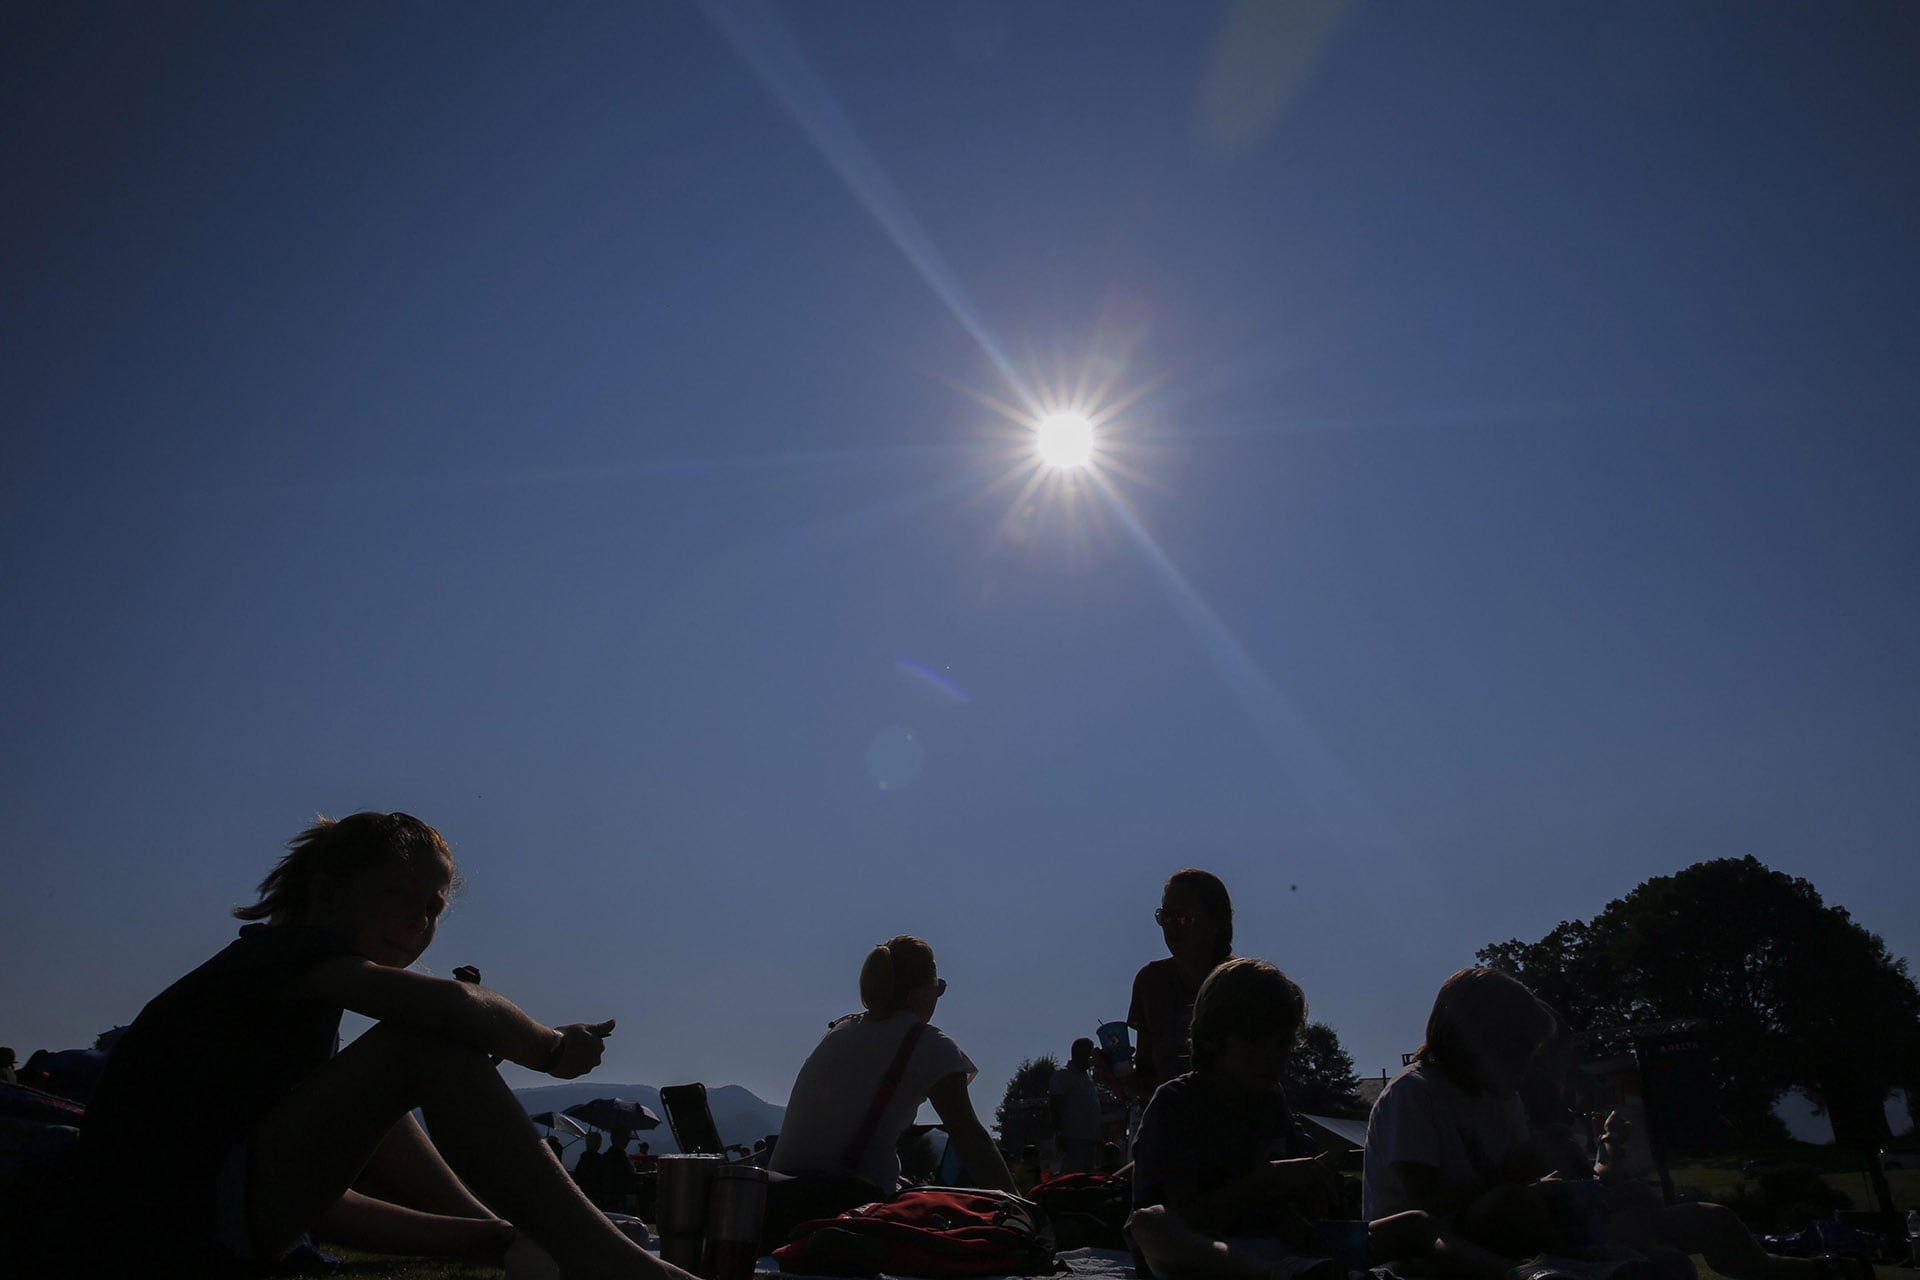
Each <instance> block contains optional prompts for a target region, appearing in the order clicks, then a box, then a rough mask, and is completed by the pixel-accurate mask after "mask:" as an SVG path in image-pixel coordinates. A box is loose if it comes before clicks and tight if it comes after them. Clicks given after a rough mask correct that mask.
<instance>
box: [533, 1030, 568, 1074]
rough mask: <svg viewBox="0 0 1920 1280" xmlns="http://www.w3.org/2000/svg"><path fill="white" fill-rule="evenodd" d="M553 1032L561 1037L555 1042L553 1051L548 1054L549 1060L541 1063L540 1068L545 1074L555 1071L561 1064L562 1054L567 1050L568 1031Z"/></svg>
mask: <svg viewBox="0 0 1920 1280" xmlns="http://www.w3.org/2000/svg"><path fill="white" fill-rule="evenodd" d="M553 1034H554V1035H556V1036H558V1037H559V1039H557V1040H555V1041H554V1042H553V1052H552V1053H549V1054H548V1055H547V1060H546V1061H545V1062H542V1063H541V1064H540V1070H541V1072H542V1074H545V1075H552V1074H553V1073H554V1069H555V1068H557V1067H558V1066H559V1065H560V1055H561V1054H563V1053H565V1052H566V1051H567V1033H566V1032H564V1031H555V1032H554V1033H553Z"/></svg>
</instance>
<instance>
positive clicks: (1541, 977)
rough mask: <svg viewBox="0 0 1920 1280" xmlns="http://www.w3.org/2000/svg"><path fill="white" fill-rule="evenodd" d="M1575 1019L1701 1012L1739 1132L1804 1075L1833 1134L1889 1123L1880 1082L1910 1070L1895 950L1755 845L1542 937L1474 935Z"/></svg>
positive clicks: (1913, 1011) (1854, 1135)
mask: <svg viewBox="0 0 1920 1280" xmlns="http://www.w3.org/2000/svg"><path fill="white" fill-rule="evenodd" d="M1479 956H1480V960H1481V962H1482V963H1483V964H1490V965H1494V966H1497V967H1500V968H1504V969H1508V970H1511V971H1512V972H1514V973H1516V974H1518V975H1519V976H1520V977H1521V978H1522V979H1523V980H1524V981H1526V982H1527V984H1528V985H1529V986H1531V987H1532V988H1533V989H1534V990H1535V991H1536V992H1537V993H1538V994H1539V995H1540V996H1541V998H1542V999H1544V1000H1546V1001H1547V1002H1548V1003H1549V1004H1552V1005H1553V1006H1554V1007H1555V1008H1556V1009H1557V1010H1559V1011H1560V1013H1561V1014H1562V1015H1563V1016H1564V1017H1565V1018H1566V1019H1567V1022H1568V1024H1569V1025H1570V1026H1571V1028H1572V1029H1573V1030H1575V1031H1578V1032H1590V1031H1598V1030H1601V1029H1604V1028H1607V1027H1614V1026H1619V1025H1621V1024H1623V1023H1631V1022H1639V1021H1649V1020H1661V1021H1663V1020H1668V1019H1676V1018H1697V1019H1701V1020H1703V1021H1705V1022H1706V1023H1708V1024H1709V1032H1708V1038H1707V1047H1708V1054H1709V1058H1710V1062H1711V1068H1712V1071H1713V1078H1714V1082H1715V1088H1716V1093H1717V1100H1718V1102H1719V1105H1720V1109H1721V1112H1722V1118H1723V1119H1724V1120H1725V1121H1726V1122H1727V1124H1728V1125H1729V1127H1730V1128H1731V1130H1732V1131H1733V1133H1734V1134H1735V1135H1736V1136H1740V1137H1746V1138H1752V1137H1757V1136H1760V1135H1763V1134H1766V1133H1769V1132H1771V1131H1773V1130H1774V1129H1775V1128H1777V1122H1776V1121H1774V1120H1773V1118H1772V1107H1773V1104H1774V1102H1775V1101H1776V1100H1777V1099H1778V1098H1779V1096H1780V1094H1781V1092H1782V1091H1784V1090H1786V1089H1789V1088H1793V1087H1796V1086H1798V1087H1800V1088H1804V1089H1805V1090H1807V1091H1808V1092H1809V1093H1810V1094H1812V1095H1813V1097H1814V1098H1815V1099H1816V1100H1817V1101H1818V1102H1819V1103H1820V1104H1821V1105H1822V1106H1824V1107H1825V1108H1826V1111H1827V1114H1828V1116H1829V1117H1830V1118H1831V1119H1832V1121H1833V1127H1834V1136H1835V1138H1836V1140H1837V1141H1839V1142H1842V1143H1845V1144H1850V1145H1873V1144H1875V1143H1877V1142H1879V1141H1881V1140H1883V1139H1884V1138H1885V1137H1886V1136H1887V1124H1886V1116H1885V1112H1884V1111H1883V1109H1882V1105H1883V1101H1884V1099H1885V1097H1886V1094H1887V1091H1888V1090H1889V1089H1890V1088H1892V1087H1894V1086H1896V1085H1901V1084H1905V1083H1907V1082H1908V1081H1910V1080H1912V1079H1913V1078H1915V1060H1916V1052H1917V1051H1920V989H1916V988H1915V986H1914V983H1913V979H1912V978H1911V977H1909V976H1908V974H1907V965H1906V961H1904V960H1897V959H1895V958H1894V957H1892V956H1891V955H1890V954H1889V953H1888V952H1887V948H1886V944H1885V943H1883V942H1882V941H1881V940H1880V939H1879V938H1878V937H1877V936H1875V935H1874V934H1872V933H1869V932H1867V930H1865V929H1863V928H1861V927H1860V925H1858V924H1857V923H1855V922H1854V920H1853V918H1852V917H1851V916H1850V915H1849V914H1848V913H1847V911H1846V910H1845V909H1844V908H1842V907H1837V906H1828V905H1827V904H1826V903H1825V902H1824V901H1822V900H1821V897H1820V894H1819V893H1818V892H1817V891H1816V890H1815V889H1814V887H1813V886H1812V885H1811V884H1810V883H1808V882H1807V881H1805V880H1802V879H1799V878H1797V877H1793V876H1788V875H1784V874H1782V873H1780V872H1777V871H1773V870H1771V869H1769V868H1768V867H1766V866H1764V865H1763V864H1761V863H1760V862H1759V861H1757V860H1756V859H1754V858H1750V857H1749V858H1721V859H1716V860H1714V861H1711V862H1701V863H1696V864H1695V865H1693V866H1691V867H1688V868H1687V869H1686V870H1684V871H1681V872H1679V873H1677V874H1675V875H1671V876H1658V877H1655V878H1654V879H1651V880H1648V881H1647V882H1646V883H1644V884H1642V885H1640V886H1639V887H1638V888H1637V889H1635V890H1634V891H1633V892H1631V893H1629V894H1628V895H1627V896H1626V897H1624V898H1620V899H1617V900H1616V901H1613V902H1610V903H1608V904H1607V906H1606V909H1605V910H1604V911H1602V912H1601V913H1600V914H1599V915H1598V916H1596V917H1594V919H1593V921H1592V922H1591V923H1582V922H1580V921H1565V922H1562V923H1561V924H1560V925H1559V926H1558V927H1557V928H1555V929H1554V930H1553V931H1552V932H1551V933H1549V934H1547V936H1546V937H1544V938H1542V939H1541V940H1540V941H1538V942H1533V943H1527V942H1521V941H1519V940H1518V939H1513V940H1510V941H1507V942H1502V943H1496V944H1494V945H1493V946H1489V947H1486V948H1483V949H1482V950H1481V951H1480V953H1479Z"/></svg>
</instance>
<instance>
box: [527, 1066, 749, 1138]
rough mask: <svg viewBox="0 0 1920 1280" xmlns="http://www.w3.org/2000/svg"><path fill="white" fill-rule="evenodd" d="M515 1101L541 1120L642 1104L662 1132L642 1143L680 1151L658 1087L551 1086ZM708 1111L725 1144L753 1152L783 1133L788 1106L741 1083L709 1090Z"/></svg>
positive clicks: (649, 1132)
mask: <svg viewBox="0 0 1920 1280" xmlns="http://www.w3.org/2000/svg"><path fill="white" fill-rule="evenodd" d="M513 1096H514V1097H516V1098H518V1099H519V1100H520V1105H521V1106H523V1107H525V1108H526V1109H527V1114H528V1115H537V1114H539V1113H540V1112H542V1111H565V1110H566V1109H567V1108H568V1107H571V1106H573V1105H574V1104H575V1103H580V1102H591V1101H593V1099H595V1098H625V1099H627V1100H628V1101H630V1102H638V1103H639V1104H641V1105H642V1106H645V1107H650V1108H652V1110H653V1113H654V1114H655V1115H657V1116H659V1117H660V1127H659V1128H658V1129H649V1130H647V1131H646V1132H645V1133H643V1134H640V1135H638V1137H639V1140H640V1141H643V1142H646V1143H649V1144H650V1145H651V1147H652V1149H653V1151H654V1153H655V1154H656V1155H658V1154H670V1153H672V1152H676V1151H678V1150H680V1148H679V1146H678V1144H676V1143H675V1142H674V1140H673V1130H672V1128H671V1127H670V1126H669V1125H668V1124H667V1109H666V1108H665V1107H664V1106H662V1105H661V1104H660V1090H659V1089H658V1088H657V1087H655V1086H654V1085H650V1084H607V1083H603V1082H582V1083H579V1084H550V1085H542V1086H540V1087H539V1088H534V1089H515V1090H514V1091H513ZM707 1107H708V1109H709V1110H711V1111H712V1112H713V1125H714V1128H716V1129H718V1130H719V1131H720V1140H721V1141H722V1142H725V1143H735V1142H738V1143H740V1144H742V1145H743V1146H749V1147H750V1146H752V1145H753V1140H754V1139H755V1138H764V1137H766V1136H767V1135H768V1134H770V1133H778V1132H780V1125H781V1122H782V1121H783V1120H784V1119H785V1118H786V1114H787V1109H786V1108H785V1107H781V1106H776V1105H774V1104H773V1103H771V1102H767V1101H765V1100H763V1099H761V1098H759V1097H757V1096H755V1095H754V1094H753V1092H752V1091H751V1090H748V1089H745V1088H742V1087H741V1086H740V1085H737V1084H723V1085H715V1086H711V1087H709V1088H708V1089H707Z"/></svg>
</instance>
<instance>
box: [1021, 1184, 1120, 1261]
mask: <svg viewBox="0 0 1920 1280" xmlns="http://www.w3.org/2000/svg"><path fill="white" fill-rule="evenodd" d="M1027 1198H1028V1199H1030V1200H1032V1201H1033V1202H1034V1203H1035V1204H1037V1205H1039V1206H1040V1207H1041V1208H1042V1209H1044V1210H1045V1211H1046V1214H1047V1217H1048V1218H1050V1219H1051V1220H1052V1221H1053V1229H1054V1235H1055V1237H1056V1240H1057V1247H1059V1248H1062V1249H1079V1248H1082V1247H1085V1246H1088V1245H1091V1246H1093V1247H1094V1248H1097V1249H1124V1248H1126V1247H1127V1246H1126V1242H1125V1241H1124V1240H1123V1239H1121V1235H1120V1233H1121V1231H1122V1230H1124V1229H1125V1227H1126V1225H1127V1215H1128V1214H1129V1213H1132V1212H1133V1181H1132V1179H1130V1178H1124V1177H1117V1176H1113V1175H1110V1174H1103V1173H1063V1174H1061V1175H1060V1176H1059V1177H1057V1178H1048V1179H1047V1180H1046V1181H1045V1182H1041V1183H1036V1184H1035V1185H1034V1187H1033V1189H1032V1190H1030V1191H1028V1192H1027Z"/></svg>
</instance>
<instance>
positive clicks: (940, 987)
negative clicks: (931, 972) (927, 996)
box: [933, 978, 947, 1000]
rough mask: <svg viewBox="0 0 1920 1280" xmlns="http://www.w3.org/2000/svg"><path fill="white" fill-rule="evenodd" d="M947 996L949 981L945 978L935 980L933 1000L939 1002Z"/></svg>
mask: <svg viewBox="0 0 1920 1280" xmlns="http://www.w3.org/2000/svg"><path fill="white" fill-rule="evenodd" d="M945 994H947V980H946V979H945V978H935V979H934V980H933V998H934V999H935V1000H938V999H939V998H940V997H941V996H943V995H945Z"/></svg>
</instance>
